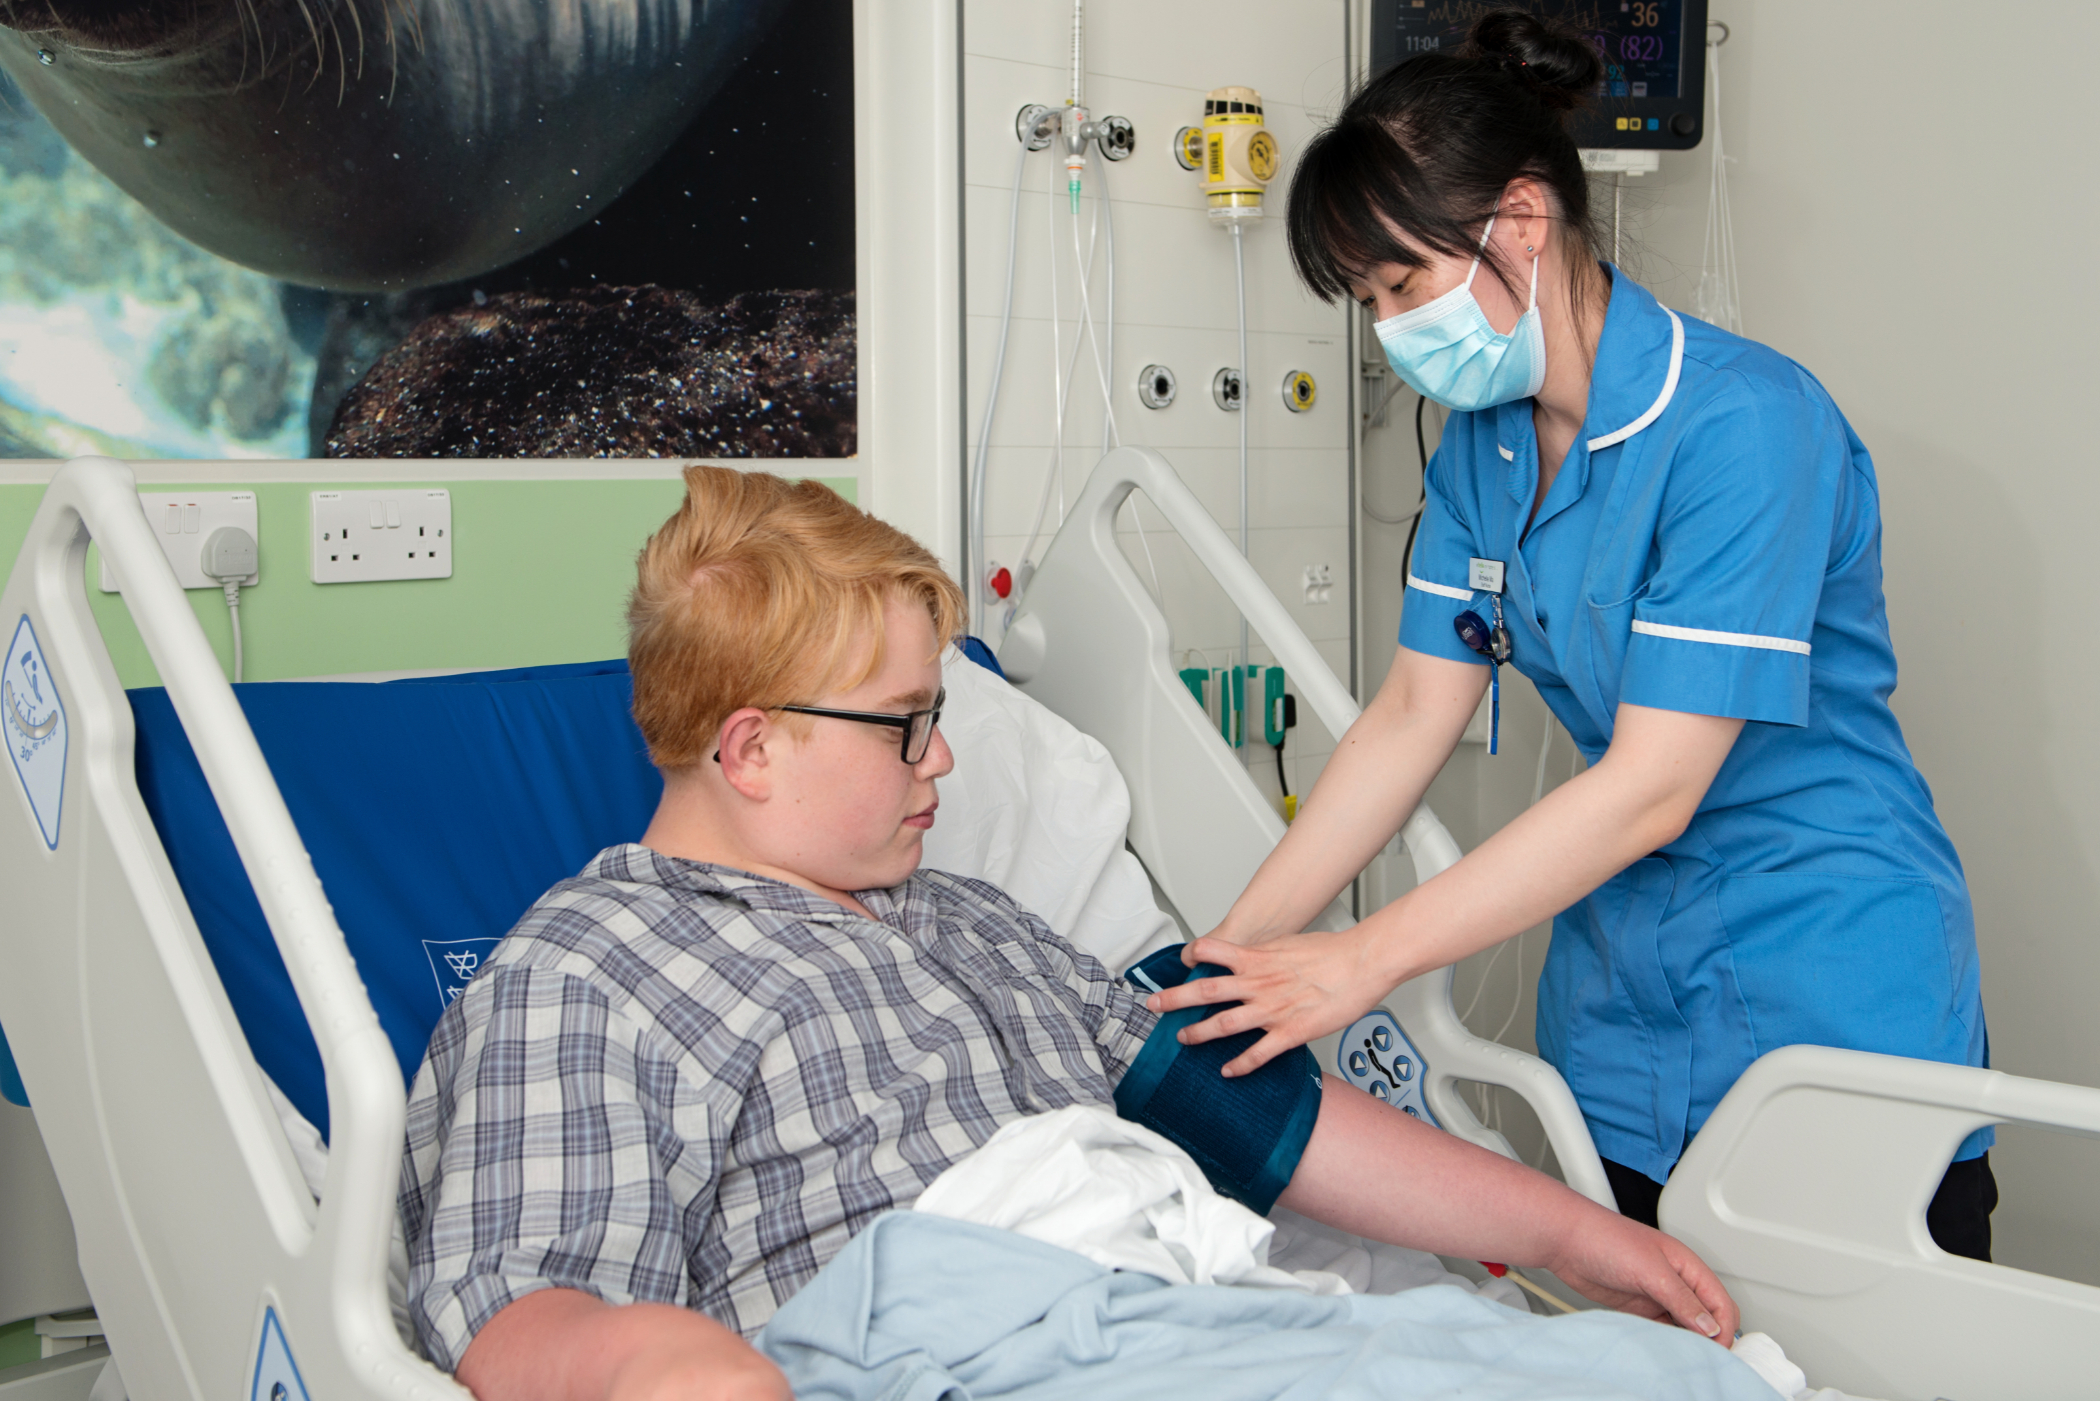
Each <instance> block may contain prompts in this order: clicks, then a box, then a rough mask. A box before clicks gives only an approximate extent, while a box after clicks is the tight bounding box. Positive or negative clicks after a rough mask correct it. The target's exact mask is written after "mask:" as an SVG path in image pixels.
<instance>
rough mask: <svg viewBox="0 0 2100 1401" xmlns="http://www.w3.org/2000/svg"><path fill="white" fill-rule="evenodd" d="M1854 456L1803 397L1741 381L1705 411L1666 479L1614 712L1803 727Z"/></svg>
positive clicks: (1827, 408)
mask: <svg viewBox="0 0 2100 1401" xmlns="http://www.w3.org/2000/svg"><path fill="white" fill-rule="evenodd" d="M1803 379H1804V381H1805V380H1806V377H1805V376H1803ZM1851 443H1852V439H1851V435H1850V433H1849V432H1848V431H1847V429H1846V428H1845V425H1844V422H1843V420H1842V419H1841V418H1840V417H1839V416H1838V414H1837V411H1836V408H1835V406H1833V405H1831V404H1830V403H1829V401H1828V400H1827V399H1826V398H1824V397H1823V396H1822V395H1821V394H1819V393H1818V392H1816V391H1815V389H1814V388H1813V386H1812V383H1803V384H1802V385H1801V386H1800V387H1799V388H1798V389H1796V388H1793V387H1791V386H1784V385H1776V384H1771V383H1768V382H1764V381H1753V380H1747V379H1741V378H1738V381H1737V383H1736V384H1734V385H1732V386H1730V387H1728V388H1726V389H1724V390H1723V391H1722V392H1721V393H1720V394H1719V395H1717V396H1716V397H1715V399H1714V400H1712V401H1711V402H1710V404H1709V405H1708V406H1707V407H1706V409H1705V411H1704V412H1703V413H1702V414H1701V416H1700V419H1699V421H1698V422H1697V423H1696V424H1694V425H1693V427H1692V428H1691V429H1690V430H1688V431H1687V433H1686V434H1685V437H1684V439H1683V440H1682V441H1681V442H1680V443H1679V445H1678V447H1677V453H1676V457H1675V459H1674V461H1673V462H1672V464H1671V467H1670V479H1669V484H1668V486H1667V487H1666V489H1665V491H1664V496H1663V503H1662V512H1661V516H1660V518H1659V519H1658V521H1657V525H1656V532H1655V542H1654V548H1653V552H1652V556H1651V557H1652V558H1653V560H1654V565H1653V568H1652V571H1651V573H1650V574H1649V576H1648V579H1647V582H1646V584H1645V586H1644V588H1643V590H1642V592H1641V593H1640V594H1639V596H1638V597H1637V598H1636V600H1635V603H1634V608H1633V620H1632V628H1633V635H1632V637H1631V638H1630V639H1629V641H1628V645H1627V649H1626V664H1625V669H1624V671H1623V673H1622V675H1621V678H1620V683H1619V699H1620V700H1621V701H1622V702H1628V703H1631V704H1634V705H1645V706H1652V707H1654V708H1656V709H1659V710H1676V711H1684V712H1688V713H1691V714H1697V715H1719V716H1727V717H1730V718H1736V719H1743V720H1761V721H1767V722H1770V723H1774V724H1782V725H1805V724H1807V723H1808V698H1809V662H1810V656H1811V651H1812V649H1811V640H1812V635H1813V633H1814V631H1815V621H1816V610H1817V607H1818V606H1819V604H1820V602H1821V599H1822V591H1823V579H1824V575H1825V573H1826V571H1827V570H1828V569H1829V567H1830V561H1831V556H1832V551H1833V543H1834V535H1835V533H1836V530H1837V517H1838V515H1839V512H1840V507H1841V503H1840V494H1841V493H1842V492H1843V491H1844V490H1846V489H1847V487H1848V486H1852V485H1853V481H1852V473H1851V464H1852V455H1851ZM1857 489H1859V490H1865V489H1866V488H1865V485H1864V483H1859V484H1857ZM1874 519H1876V517H1875V515H1874V513H1873V511H1872V509H1871V506H1870V507H1869V509H1868V510H1867V511H1865V512H1864V513H1862V520H1863V521H1864V522H1866V523H1867V528H1869V529H1870V528H1871V522H1872V521H1873V520H1874Z"/></svg>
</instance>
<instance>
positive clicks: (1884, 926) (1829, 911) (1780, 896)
mask: <svg viewBox="0 0 2100 1401" xmlns="http://www.w3.org/2000/svg"><path fill="white" fill-rule="evenodd" d="M1720 905H1721V918H1722V921H1723V923H1724V924H1725V926H1726V928H1727V931H1728V943H1729V948H1730V950H1731V951H1732V953H1733V954H1734V960H1735V976H1736V984H1737V986H1738V987H1739V988H1740V989H1741V991H1742V995H1743V1000H1744V1002H1745V1003H1746V1004H1747V1005H1748V1008H1749V1012H1750V1025H1751V1033H1752V1035H1753V1036H1755V1038H1756V1040H1757V1051H1758V1054H1760V1055H1762V1054H1763V1053H1764V1052H1766V1051H1770V1050H1774V1049H1776V1048H1778V1047H1780V1046H1791V1045H1797V1044H1808V1045H1817V1046H1839V1047H1844V1048H1847V1049H1850V1050H1859V1051H1880V1052H1883V1053H1885V1054H1889V1055H1901V1056H1923V1057H1929V1058H1933V1059H1946V1058H1949V1056H1950V1053H1951V1058H1952V1059H1956V1060H1960V1059H1961V1058H1962V1053H1963V1050H1964V1049H1965V1048H1966V1046H1967V1044H1968V1028H1967V1027H1966V1025H1965V1024H1964V1023H1963V1022H1962V1021H1961V1019H1960V1018H1959V1017H1958V1016H1957V1015H1956V1014H1955V1008H1954V978H1953V973H1952V970H1951V967H1950V964H1949V959H1948V952H1947V926H1946V920H1945V919H1944V917H1943V916H1942V914H1941V912H1940V902H1939V896H1938V895H1937V894H1936V893H1935V892H1934V890H1933V888H1932V885H1931V884H1930V883H1929V882H1927V881H1923V880H1901V879H1879V878H1874V877H1865V876H1836V875H1825V874H1822V873H1802V874H1780V875H1746V876H1729V877H1726V878H1725V879H1723V880H1722V882H1721V888H1720Z"/></svg>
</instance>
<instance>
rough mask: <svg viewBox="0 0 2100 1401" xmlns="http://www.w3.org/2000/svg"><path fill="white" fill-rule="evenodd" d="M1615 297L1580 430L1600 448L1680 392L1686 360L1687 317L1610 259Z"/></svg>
mask: <svg viewBox="0 0 2100 1401" xmlns="http://www.w3.org/2000/svg"><path fill="white" fill-rule="evenodd" d="M1604 271H1605V275H1606V276H1608V277H1609V278H1610V279H1611V301H1610V303H1609V304H1608V305H1607V306H1606V307H1605V309H1604V330H1603V332H1602V334H1600V335H1599V336H1598V339H1597V363H1596V365H1595V366H1594V367H1592V369H1591V371H1590V403H1589V412H1588V414H1587V415H1586V416H1585V418H1584V421H1583V425H1582V436H1583V438H1584V439H1585V440H1587V442H1588V444H1589V450H1590V451H1591V452H1601V451H1602V450H1603V449H1605V448H1608V447H1610V446H1612V444H1614V443H1621V442H1624V441H1625V440H1626V439H1628V438H1630V437H1632V436H1633V435H1634V434H1636V433H1639V432H1640V431H1642V430H1643V429H1645V428H1647V427H1648V426H1649V425H1650V424H1652V423H1654V422H1655V420H1656V419H1657V418H1659V417H1661V415H1662V411H1663V410H1664V409H1665V408H1667V407H1668V406H1669V403H1670V399H1671V397H1672V396H1673V395H1674V394H1675V393H1676V392H1677V379H1678V373H1679V371H1680V369H1681V368H1682V366H1683V361H1684V323H1683V322H1682V321H1680V320H1678V318H1677V315H1676V313H1674V312H1672V311H1670V310H1669V309H1668V308H1666V307H1664V306H1663V305H1662V303H1660V302H1658V301H1656V300H1655V298H1654V297H1653V296H1651V295H1649V293H1648V290H1647V289H1646V288H1645V287H1642V286H1641V285H1640V284H1639V283H1637V282H1635V281H1634V280H1633V279H1632V278H1630V277H1627V276H1626V275H1625V274H1624V273H1622V272H1620V271H1619V270H1618V269H1617V268H1615V267H1613V266H1612V265H1611V264H1610V263H1606V264H1605V265H1604Z"/></svg>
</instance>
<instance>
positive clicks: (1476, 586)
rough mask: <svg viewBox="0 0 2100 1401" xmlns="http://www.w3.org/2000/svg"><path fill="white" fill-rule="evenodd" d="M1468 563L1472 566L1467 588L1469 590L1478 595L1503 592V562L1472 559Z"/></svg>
mask: <svg viewBox="0 0 2100 1401" xmlns="http://www.w3.org/2000/svg"><path fill="white" fill-rule="evenodd" d="M1466 563H1467V564H1469V565H1471V566H1472V573H1471V574H1470V575H1469V576H1468V578H1467V586H1468V587H1469V588H1471V589H1473V590H1474V591H1475V592H1477V593H1501V592H1502V561H1501V560H1499V559H1471V560H1467V561H1466Z"/></svg>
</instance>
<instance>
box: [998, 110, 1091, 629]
mask: <svg viewBox="0 0 2100 1401" xmlns="http://www.w3.org/2000/svg"><path fill="white" fill-rule="evenodd" d="M1027 169H1028V147H1027V145H1026V144H1025V143H1023V144H1022V145H1021V146H1020V149H1019V150H1018V152H1017V153H1016V154H1015V156H1014V188H1013V195H1012V197H1011V199H1010V200H1009V202H1008V205H1007V211H1006V291H1005V292H1004V293H1003V294H1002V296H1001V299H1000V308H999V348H998V349H997V350H996V351H994V352H993V354H992V382H991V387H990V389H989V390H987V392H986V394H985V399H984V422H983V423H982V424H981V425H980V426H979V428H978V430H977V453H976V457H975V460H974V461H972V463H971V464H970V571H971V573H972V574H973V575H974V576H975V577H974V578H973V579H972V580H971V583H970V602H971V605H972V609H973V613H974V615H975V617H976V621H977V630H978V631H979V632H983V631H984V630H985V614H986V612H987V611H988V609H987V605H986V601H985V597H984V590H985V579H984V576H985V574H986V573H987V571H988V570H989V569H990V567H991V565H990V561H988V560H987V559H986V558H985V556H984V469H985V458H986V456H987V455H988V454H989V453H990V452H991V447H992V418H993V416H994V415H995V414H997V413H998V411H999V384H1000V381H1001V379H1002V378H1003V377H1004V376H1005V373H1006V339H1007V333H1008V332H1010V331H1011V330H1012V329H1013V324H1014V261H1015V251H1016V248H1017V246H1018V244H1019V243H1020V233H1021V178H1022V176H1023V175H1025V174H1026V173H1027ZM1111 330H1113V328H1111Z"/></svg>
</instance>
